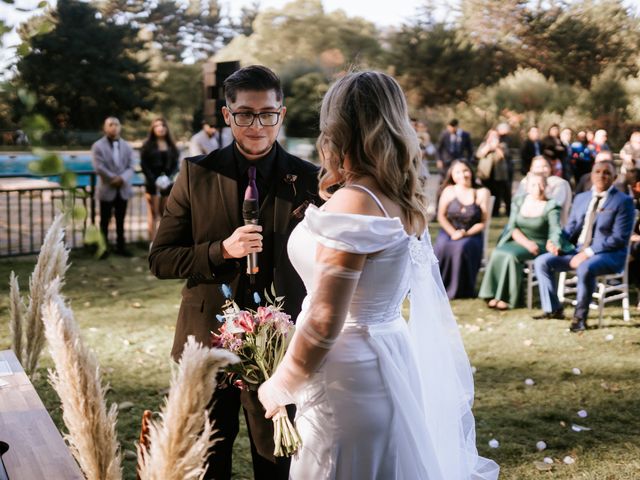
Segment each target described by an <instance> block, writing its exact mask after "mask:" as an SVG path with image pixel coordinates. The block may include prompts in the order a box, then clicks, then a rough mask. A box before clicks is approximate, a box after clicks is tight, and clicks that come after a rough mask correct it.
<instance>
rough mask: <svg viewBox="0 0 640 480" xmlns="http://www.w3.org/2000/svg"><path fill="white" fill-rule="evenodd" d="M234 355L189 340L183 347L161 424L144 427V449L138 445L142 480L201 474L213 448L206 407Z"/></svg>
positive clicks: (176, 479) (173, 479)
mask: <svg viewBox="0 0 640 480" xmlns="http://www.w3.org/2000/svg"><path fill="white" fill-rule="evenodd" d="M237 361H238V357H236V356H235V355H233V354H232V353H230V352H227V351H226V350H219V349H211V348H208V347H203V346H202V345H201V344H199V343H196V341H195V339H194V337H193V336H190V337H189V338H188V340H187V343H186V344H185V348H184V351H183V353H182V357H181V359H180V363H179V364H178V368H177V371H176V372H174V374H173V377H172V379H171V388H170V390H169V395H168V397H167V399H166V401H165V405H164V407H163V408H162V411H161V413H160V421H151V422H150V424H149V449H148V450H147V449H145V448H143V447H141V446H140V445H138V473H139V475H140V478H141V480H192V479H199V478H202V477H203V476H204V473H205V462H206V460H207V457H208V452H209V450H210V449H211V447H212V446H213V443H214V441H213V440H212V439H211V434H212V432H213V425H212V424H211V422H210V420H209V411H208V409H207V407H208V405H209V403H210V402H211V397H212V396H213V391H214V389H215V387H216V373H217V371H218V370H219V369H221V368H223V367H225V366H226V365H228V364H230V363H235V362H237Z"/></svg>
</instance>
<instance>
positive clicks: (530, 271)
mask: <svg viewBox="0 0 640 480" xmlns="http://www.w3.org/2000/svg"><path fill="white" fill-rule="evenodd" d="M523 271H524V274H525V275H526V276H527V308H528V309H529V310H531V309H532V308H533V288H534V287H537V286H538V277H536V271H535V268H534V267H533V260H527V261H526V263H525V265H524V270H523Z"/></svg>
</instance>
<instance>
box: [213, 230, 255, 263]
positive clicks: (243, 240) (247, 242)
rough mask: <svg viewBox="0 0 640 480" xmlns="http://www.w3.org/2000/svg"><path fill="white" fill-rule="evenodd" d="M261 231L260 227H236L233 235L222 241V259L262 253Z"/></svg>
mask: <svg viewBox="0 0 640 480" xmlns="http://www.w3.org/2000/svg"><path fill="white" fill-rule="evenodd" d="M261 231H262V227H261V226H260V225H244V226H242V227H238V228H237V229H236V231H235V232H233V234H231V236H230V237H229V238H227V239H226V240H223V241H222V256H223V257H224V258H242V257H246V256H247V255H249V254H250V253H254V252H261V251H262V235H261V234H260V233H259V232H261Z"/></svg>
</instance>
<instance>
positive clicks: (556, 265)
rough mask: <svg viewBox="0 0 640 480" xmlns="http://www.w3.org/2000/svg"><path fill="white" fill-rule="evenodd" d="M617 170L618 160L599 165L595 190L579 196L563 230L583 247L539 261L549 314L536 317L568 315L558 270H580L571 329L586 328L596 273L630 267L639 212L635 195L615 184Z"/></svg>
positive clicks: (544, 303)
mask: <svg viewBox="0 0 640 480" xmlns="http://www.w3.org/2000/svg"><path fill="white" fill-rule="evenodd" d="M615 173H616V169H615V167H614V165H613V162H609V161H605V162H599V163H596V164H594V166H593V170H592V172H591V182H592V183H593V187H592V189H591V190H590V191H587V192H584V193H581V194H579V195H576V198H575V200H574V202H573V207H572V208H571V215H570V217H569V223H568V224H567V226H566V227H565V228H564V230H563V234H564V235H565V236H566V238H567V239H568V240H569V241H571V243H573V244H575V245H576V246H577V249H576V250H574V251H572V252H570V253H565V252H561V251H559V250H554V249H552V251H551V252H550V253H545V254H543V255H540V256H539V257H537V258H536V259H535V262H534V264H535V272H536V276H537V277H538V287H539V289H540V301H541V303H542V310H543V313H542V314H541V315H537V316H535V317H534V318H536V319H542V318H564V313H563V307H562V305H561V304H560V302H559V300H558V296H557V294H556V291H557V289H556V280H555V274H556V273H557V272H563V271H568V270H576V274H577V279H578V292H577V298H576V301H577V304H576V309H575V312H574V314H573V321H572V322H571V326H570V327H569V329H570V330H571V331H572V332H579V331H583V330H585V329H586V327H587V315H588V313H589V304H590V303H591V297H592V294H593V291H594V289H595V285H596V277H597V276H598V275H604V274H607V273H616V272H620V271H622V270H623V269H624V267H625V262H626V259H627V246H628V244H629V237H630V236H631V230H632V229H633V220H634V217H635V212H634V208H633V200H631V197H629V196H628V195H626V194H624V193H622V192H620V191H619V190H617V189H616V188H615V187H614V186H613V182H614V179H615Z"/></svg>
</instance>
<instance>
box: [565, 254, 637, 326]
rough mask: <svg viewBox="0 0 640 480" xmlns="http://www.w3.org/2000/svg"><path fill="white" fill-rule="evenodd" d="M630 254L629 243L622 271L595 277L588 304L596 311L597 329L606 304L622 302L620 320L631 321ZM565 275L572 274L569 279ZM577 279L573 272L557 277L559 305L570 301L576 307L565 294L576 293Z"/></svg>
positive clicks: (600, 324) (601, 320)
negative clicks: (594, 285)
mask: <svg viewBox="0 0 640 480" xmlns="http://www.w3.org/2000/svg"><path fill="white" fill-rule="evenodd" d="M630 252H631V243H630V242H629V245H628V247H627V260H626V262H625V265H624V270H623V271H622V272H618V273H609V274H606V275H600V276H598V277H596V289H595V290H594V291H593V295H592V299H593V300H594V301H592V302H591V303H590V304H589V308H590V309H591V310H598V327H602V324H603V314H604V306H605V305H606V304H607V303H611V302H616V301H618V300H622V318H623V319H624V321H625V322H628V321H629V320H630V319H631V315H630V313H629V259H630ZM567 273H572V274H573V275H572V276H571V277H570V278H567ZM577 282H578V277H577V276H576V274H575V270H571V271H570V272H560V275H559V277H558V300H560V303H565V302H568V301H571V304H572V305H576V303H577V302H576V300H568V299H567V294H569V295H572V294H573V295H575V294H576V292H577V291H578V288H577Z"/></svg>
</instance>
